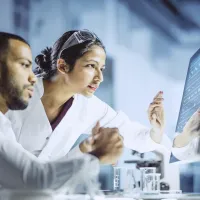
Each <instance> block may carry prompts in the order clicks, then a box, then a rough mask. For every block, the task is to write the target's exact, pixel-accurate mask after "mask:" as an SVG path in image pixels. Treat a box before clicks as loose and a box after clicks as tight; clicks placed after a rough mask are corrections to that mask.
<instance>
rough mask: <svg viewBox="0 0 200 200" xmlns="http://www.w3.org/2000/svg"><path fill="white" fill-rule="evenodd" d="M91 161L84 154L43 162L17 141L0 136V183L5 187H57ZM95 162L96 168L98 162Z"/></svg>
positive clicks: (87, 165) (88, 165)
mask: <svg viewBox="0 0 200 200" xmlns="http://www.w3.org/2000/svg"><path fill="white" fill-rule="evenodd" d="M92 159H94V158H92ZM96 160H97V159H96ZM90 161H91V158H90V157H89V158H88V157H87V156H84V157H82V158H80V157H79V158H76V159H66V158H63V159H60V160H59V161H54V162H49V163H43V162H42V161H39V159H37V158H36V157H35V156H34V155H32V154H30V153H29V152H27V151H26V150H24V149H23V147H22V146H21V145H20V144H18V143H17V142H15V141H10V140H9V139H7V138H6V137H4V136H2V135H1V136H0V185H2V186H3V187H4V188H18V189H21V188H30V189H46V188H50V189H59V188H60V187H62V186H63V185H66V183H68V181H69V180H72V178H73V176H75V174H76V173H78V172H80V171H81V170H82V171H83V172H84V170H83V169H84V168H86V167H87V168H89V167H91V165H90ZM84 166H85V167H84ZM95 166H96V167H97V169H98V163H97V162H96V163H95V165H94V164H93V167H95ZM90 170H92V169H90ZM77 184H78V183H77ZM68 186H69V185H68Z"/></svg>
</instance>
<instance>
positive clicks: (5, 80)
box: [0, 39, 36, 110]
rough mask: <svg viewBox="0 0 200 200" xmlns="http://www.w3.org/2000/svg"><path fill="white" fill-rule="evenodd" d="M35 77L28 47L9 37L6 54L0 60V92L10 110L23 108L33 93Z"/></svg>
mask: <svg viewBox="0 0 200 200" xmlns="http://www.w3.org/2000/svg"><path fill="white" fill-rule="evenodd" d="M35 82H36V77H35V75H34V73H33V71H32V53H31V49H30V47H29V46H28V45H27V44H25V43H23V42H21V41H18V40H14V39H10V40H9V46H8V50H7V53H6V55H5V56H4V57H3V58H1V61H0V94H1V95H2V97H3V99H4V100H5V103H6V105H7V107H8V108H9V109H11V110H23V109H25V108H26V107H27V106H28V102H29V99H30V98H31V97H32V95H33V85H34V84H35Z"/></svg>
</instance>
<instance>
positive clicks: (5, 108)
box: [0, 96, 8, 114]
mask: <svg viewBox="0 0 200 200" xmlns="http://www.w3.org/2000/svg"><path fill="white" fill-rule="evenodd" d="M7 111H8V106H7V105H6V103H5V101H3V99H2V97H1V96H0V112H2V113H3V114H6V112H7Z"/></svg>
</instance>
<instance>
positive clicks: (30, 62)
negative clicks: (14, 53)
mask: <svg viewBox="0 0 200 200" xmlns="http://www.w3.org/2000/svg"><path fill="white" fill-rule="evenodd" d="M17 60H27V61H28V62H29V64H30V65H32V61H31V60H29V59H28V58H18V59H17Z"/></svg>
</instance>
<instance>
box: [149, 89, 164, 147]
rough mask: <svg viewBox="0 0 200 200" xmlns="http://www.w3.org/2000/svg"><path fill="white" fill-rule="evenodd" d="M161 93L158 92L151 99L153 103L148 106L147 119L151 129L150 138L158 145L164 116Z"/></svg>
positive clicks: (162, 129) (162, 130)
mask: <svg viewBox="0 0 200 200" xmlns="http://www.w3.org/2000/svg"><path fill="white" fill-rule="evenodd" d="M163 100H164V99H163V92H162V91H160V92H159V93H158V94H157V95H156V96H155V97H154V99H153V102H152V103H151V104H150V105H149V109H148V118H149V121H150V124H151V125H152V129H151V132H150V134H151V138H152V139H153V140H154V141H155V142H156V143H160V142H161V140H162V135H163V132H164V126H165V116H164V107H163Z"/></svg>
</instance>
